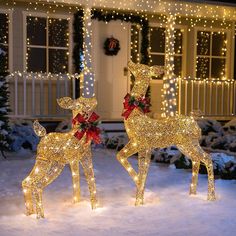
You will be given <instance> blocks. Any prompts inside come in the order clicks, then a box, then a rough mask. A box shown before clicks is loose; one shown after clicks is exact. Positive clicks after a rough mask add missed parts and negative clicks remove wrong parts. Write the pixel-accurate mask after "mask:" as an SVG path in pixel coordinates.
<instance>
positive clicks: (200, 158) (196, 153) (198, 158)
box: [178, 141, 215, 200]
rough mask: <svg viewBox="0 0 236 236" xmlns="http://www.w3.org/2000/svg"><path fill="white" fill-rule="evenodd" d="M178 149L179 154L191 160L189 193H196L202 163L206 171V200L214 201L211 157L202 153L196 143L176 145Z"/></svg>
mask: <svg viewBox="0 0 236 236" xmlns="http://www.w3.org/2000/svg"><path fill="white" fill-rule="evenodd" d="M178 148H179V149H180V151H181V152H183V154H185V155H186V156H188V157H189V158H191V159H192V160H193V161H192V163H193V177H192V184H191V187H190V193H195V192H196V187H197V179H198V172H199V167H200V162H203V163H204V164H205V166H206V168H207V171H208V200H215V183H214V172H213V164H212V160H211V157H210V156H209V155H208V154H207V153H206V152H204V150H203V149H202V148H201V146H200V145H199V143H198V141H194V143H191V144H189V142H187V141H186V145H182V146H179V145H178Z"/></svg>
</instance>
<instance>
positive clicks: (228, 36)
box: [194, 26, 232, 80]
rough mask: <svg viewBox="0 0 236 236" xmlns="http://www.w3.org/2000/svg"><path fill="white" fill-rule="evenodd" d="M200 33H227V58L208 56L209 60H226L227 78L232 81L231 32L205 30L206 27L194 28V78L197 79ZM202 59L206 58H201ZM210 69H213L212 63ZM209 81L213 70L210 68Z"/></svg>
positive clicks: (214, 29) (225, 30) (220, 29)
mask: <svg viewBox="0 0 236 236" xmlns="http://www.w3.org/2000/svg"><path fill="white" fill-rule="evenodd" d="M198 31H208V32H219V31H221V32H225V33H226V40H227V46H226V56H225V57H223V56H222V57H221V56H212V55H210V56H206V57H207V58H210V59H212V58H225V60H226V61H225V78H226V79H227V80H228V79H231V74H232V73H231V71H230V66H229V62H230V61H231V58H232V57H231V53H230V48H231V45H232V40H231V30H230V29H222V28H207V29H206V28H204V27H200V26H199V27H195V28H194V45H195V46H194V76H195V78H197V71H196V68H197V32H198ZM201 57H204V55H203V56H201ZM210 67H211V63H210ZM209 76H210V77H209V79H211V68H209Z"/></svg>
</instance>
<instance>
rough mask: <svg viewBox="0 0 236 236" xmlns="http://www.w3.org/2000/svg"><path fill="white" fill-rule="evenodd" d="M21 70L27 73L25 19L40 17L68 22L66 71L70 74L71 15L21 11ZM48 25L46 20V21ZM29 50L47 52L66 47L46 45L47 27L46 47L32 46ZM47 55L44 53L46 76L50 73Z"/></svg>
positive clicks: (71, 47) (71, 45)
mask: <svg viewBox="0 0 236 236" xmlns="http://www.w3.org/2000/svg"><path fill="white" fill-rule="evenodd" d="M22 14H23V57H24V58H23V68H24V71H27V47H28V45H27V17H28V16H29V17H39V18H40V17H41V18H46V19H48V18H54V19H66V20H68V26H69V40H68V42H69V46H68V52H69V55H68V71H67V73H72V70H73V69H72V49H73V35H72V33H73V32H72V21H73V15H71V14H47V13H44V12H28V11H23V12H22ZM47 24H48V20H47ZM30 47H31V48H45V49H46V52H48V51H49V49H65V48H66V47H57V46H49V45H48V25H47V31H46V45H45V46H41V45H37V46H36V45H32V46H30ZM48 70H49V55H48V53H46V72H45V73H46V74H48V73H50V72H49V71H48Z"/></svg>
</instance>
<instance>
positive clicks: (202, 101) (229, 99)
mask: <svg viewBox="0 0 236 236" xmlns="http://www.w3.org/2000/svg"><path fill="white" fill-rule="evenodd" d="M178 84H179V88H178V90H179V93H178V94H179V98H178V104H179V113H180V114H184V115H189V114H190V112H191V111H194V110H200V111H201V112H202V114H203V115H204V116H206V117H215V118H219V119H220V118H222V119H223V118H229V117H232V116H233V115H235V110H236V103H235V99H236V97H235V94H236V83H235V81H234V80H200V79H179V83H178Z"/></svg>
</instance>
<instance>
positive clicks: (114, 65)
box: [93, 20, 130, 120]
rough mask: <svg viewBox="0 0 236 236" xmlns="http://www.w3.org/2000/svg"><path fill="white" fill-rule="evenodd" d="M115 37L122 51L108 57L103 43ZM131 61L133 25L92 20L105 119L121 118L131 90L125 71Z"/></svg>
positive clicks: (98, 88)
mask: <svg viewBox="0 0 236 236" xmlns="http://www.w3.org/2000/svg"><path fill="white" fill-rule="evenodd" d="M110 37H114V38H116V39H118V40H119V43H120V51H119V52H118V54H117V55H116V56H107V55H105V52H104V48H103V47H104V42H105V40H106V39H107V38H110ZM129 58H130V24H129V23H123V24H122V25H121V21H110V22H109V23H104V22H99V21H97V20H94V21H93V67H94V72H95V80H96V83H95V84H96V89H95V92H96V97H97V100H98V107H97V111H98V113H99V115H100V116H101V118H102V119H114V120H119V119H122V117H121V113H122V110H123V98H124V96H125V95H126V93H127V92H128V91H129V79H128V74H127V71H126V67H127V62H128V60H129Z"/></svg>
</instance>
